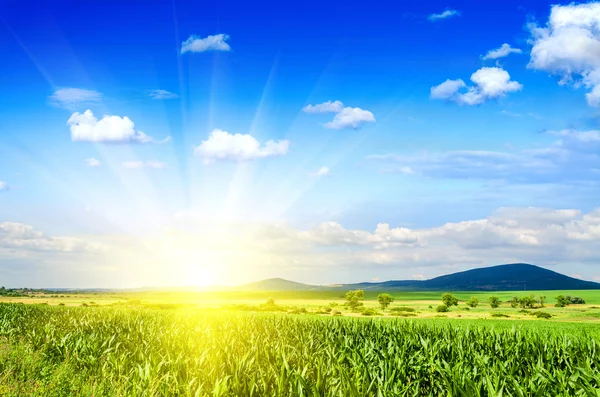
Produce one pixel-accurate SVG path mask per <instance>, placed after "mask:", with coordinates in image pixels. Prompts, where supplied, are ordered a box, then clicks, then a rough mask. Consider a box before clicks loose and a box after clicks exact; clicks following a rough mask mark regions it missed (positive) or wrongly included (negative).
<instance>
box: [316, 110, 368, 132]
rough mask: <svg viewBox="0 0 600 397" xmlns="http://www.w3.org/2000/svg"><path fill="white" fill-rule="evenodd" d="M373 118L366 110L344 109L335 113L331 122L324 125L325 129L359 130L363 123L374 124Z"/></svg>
mask: <svg viewBox="0 0 600 397" xmlns="http://www.w3.org/2000/svg"><path fill="white" fill-rule="evenodd" d="M374 122H375V116H374V115H373V113H371V112H369V111H368V110H364V109H361V108H349V107H347V108H344V109H342V111H341V112H339V113H336V115H335V117H334V118H333V120H332V121H330V122H328V123H325V124H324V126H325V127H326V128H333V129H336V130H339V129H342V128H355V129H356V128H359V127H360V126H361V125H362V124H363V123H374Z"/></svg>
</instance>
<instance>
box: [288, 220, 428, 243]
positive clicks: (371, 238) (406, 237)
mask: <svg viewBox="0 0 600 397" xmlns="http://www.w3.org/2000/svg"><path fill="white" fill-rule="evenodd" d="M298 236H299V238H300V239H302V240H306V241H310V242H313V243H315V244H318V245H325V246H344V245H359V246H360V245H371V246H373V247H374V248H377V249H382V248H387V247H391V246H396V245H403V244H416V243H418V236H417V235H416V234H415V233H414V232H412V231H411V230H409V229H406V228H403V227H399V228H393V229H390V225H388V224H387V223H380V224H378V225H377V227H376V229H375V231H374V232H368V231H364V230H348V229H345V228H344V227H343V226H342V225H340V224H339V223H337V222H323V223H321V224H320V225H318V226H317V227H316V228H314V229H312V230H310V231H303V232H299V233H298Z"/></svg>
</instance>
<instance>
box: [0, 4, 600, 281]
mask: <svg viewBox="0 0 600 397" xmlns="http://www.w3.org/2000/svg"><path fill="white" fill-rule="evenodd" d="M521 3H522V2H516V1H506V2H502V3H501V4H494V5H493V6H492V5H490V4H487V3H485V2H473V1H471V2H467V1H462V2H461V1H455V2H451V3H448V2H433V1H432V2H422V1H421V2H416V1H407V2H402V3H400V4H392V3H390V2H378V1H375V2H370V3H369V4H368V6H367V5H363V6H361V7H353V6H352V5H351V4H348V3H347V2H326V4H323V2H310V1H308V2H302V3H298V4H286V3H285V2H283V3H272V2H269V3H267V2H264V3H261V2H258V3H256V4H253V5H252V6H250V5H248V4H246V3H241V2H240V3H227V4H224V3H214V4H202V5H200V4H198V3H197V2H192V1H179V0H174V1H155V2H144V3H142V2H134V1H124V2H108V3H107V2H100V1H88V2H74V1H56V2H52V3H40V2H29V1H6V0H5V1H2V2H0V15H1V16H2V17H1V19H0V59H2V62H0V116H1V117H0V154H1V156H0V278H1V279H2V280H3V282H4V284H6V285H11V286H16V285H22V286H25V285H27V286H48V287H51V286H55V287H58V286H75V287H97V286H117V287H130V286H144V285H188V284H192V285H208V284H231V283H242V282H247V281H253V280H256V279H259V278H265V277H286V278H293V279H295V280H298V281H304V282H311V283H319V284H320V283H335V282H352V281H364V280H370V279H403V278H423V277H425V278H429V277H434V276H437V275H439V274H444V273H448V272H452V271H458V270H464V269H468V268H473V267H480V266H486V265H493V264H499V263H506V262H516V261H526V262H530V263H536V264H540V265H544V266H548V267H551V268H553V269H555V270H557V271H561V272H564V273H567V274H571V275H575V276H577V277H584V278H587V279H600V269H598V267H597V266H598V260H599V259H600V258H599V256H598V254H597V253H595V252H594V251H595V250H594V249H593V247H594V245H595V244H596V246H597V244H598V242H599V241H598V240H599V239H600V212H599V210H597V208H598V207H600V205H599V203H598V199H597V198H598V197H599V195H598V193H600V189H599V188H598V182H597V180H598V177H599V176H600V158H599V156H598V151H599V149H600V132H599V129H598V125H597V124H598V106H599V105H600V56H599V55H598V54H600V35H599V34H598V31H600V5H599V4H598V3H593V2H590V3H582V4H569V3H564V4H562V5H561V4H557V5H555V4H554V3H549V2H542V1H530V2H526V4H521ZM573 43H576V44H573ZM386 225H387V226H386Z"/></svg>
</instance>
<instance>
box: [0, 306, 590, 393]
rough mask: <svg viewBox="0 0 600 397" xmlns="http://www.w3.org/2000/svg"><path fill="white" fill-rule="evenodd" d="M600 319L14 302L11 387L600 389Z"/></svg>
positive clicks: (3, 360) (3, 374)
mask: <svg viewBox="0 0 600 397" xmlns="http://www.w3.org/2000/svg"><path fill="white" fill-rule="evenodd" d="M599 338H600V330H599V329H598V327H596V326H595V324H585V323H582V324H579V323H561V322H553V321H551V320H550V321H542V320H534V321H507V320H486V319H478V320H452V319H446V318H435V319H414V320H412V319H410V320H407V319H396V318H362V317H361V318H349V317H341V318H339V317H332V316H316V315H302V314H286V313H279V314H270V313H246V312H227V311H222V310H209V309H189V308H175V307H165V308H154V309H152V308H116V307H110V308H109V307H68V306H66V307H55V306H42V305H18V304H0V395H2V396H8V397H12V396H48V397H53V396H87V397H89V396H94V397H100V396H361V397H364V396H421V395H423V396H430V395H431V396H438V395H443V396H464V395H469V396H471V395H472V396H478V395H479V396H488V395H493V396H497V395H500V393H501V392H502V395H514V396H529V395H532V396H533V395H540V396H577V395H581V396H589V395H599V393H600V379H599V377H598V371H599V369H600V352H599V351H598V342H597V341H598V339H599Z"/></svg>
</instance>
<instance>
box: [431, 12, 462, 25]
mask: <svg viewBox="0 0 600 397" xmlns="http://www.w3.org/2000/svg"><path fill="white" fill-rule="evenodd" d="M458 16H460V12H458V11H456V10H445V11H443V12H440V13H439V14H430V15H429V16H428V17H427V19H428V20H429V21H430V22H436V21H439V20H442V19H448V18H452V17H458Z"/></svg>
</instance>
